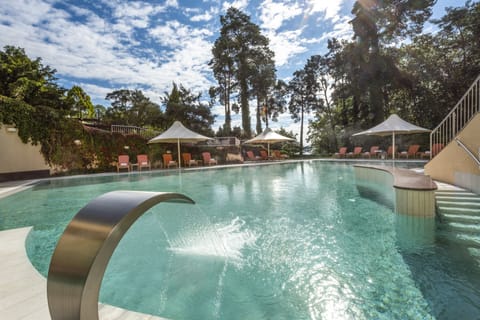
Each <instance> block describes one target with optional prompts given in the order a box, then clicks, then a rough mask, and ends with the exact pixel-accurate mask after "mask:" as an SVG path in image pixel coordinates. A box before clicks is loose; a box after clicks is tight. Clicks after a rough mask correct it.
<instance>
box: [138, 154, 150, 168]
mask: <svg viewBox="0 0 480 320" xmlns="http://www.w3.org/2000/svg"><path fill="white" fill-rule="evenodd" d="M137 166H138V170H140V171H142V168H148V169H149V170H152V165H151V164H150V161H148V156H147V155H146V154H138V155H137Z"/></svg>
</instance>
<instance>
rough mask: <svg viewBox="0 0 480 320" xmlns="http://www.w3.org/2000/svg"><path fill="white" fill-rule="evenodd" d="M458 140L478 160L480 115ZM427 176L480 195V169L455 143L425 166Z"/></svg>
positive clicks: (461, 133)
mask: <svg viewBox="0 0 480 320" xmlns="http://www.w3.org/2000/svg"><path fill="white" fill-rule="evenodd" d="M458 138H459V139H460V141H462V142H463V143H464V144H465V145H466V146H467V147H468V149H469V150H470V151H472V152H473V153H474V154H475V156H476V157H477V159H478V157H479V156H480V154H479V153H480V113H479V114H477V115H476V116H475V117H474V118H473V119H472V120H471V121H470V123H469V124H468V126H466V127H465V128H464V129H463V130H462V131H461V132H460V134H459V135H458ZM425 174H428V175H430V176H431V177H432V178H433V179H435V180H439V181H443V182H447V183H450V184H454V185H457V186H460V187H463V188H466V189H469V190H472V191H474V192H476V193H480V168H479V166H478V165H477V164H476V163H475V162H474V161H473V159H472V158H470V156H469V155H468V154H467V153H466V152H465V151H464V150H463V148H462V147H460V146H459V145H457V143H456V142H455V141H452V142H450V143H449V144H448V145H447V146H446V147H445V148H444V149H443V150H442V152H440V153H439V154H438V155H437V156H436V157H435V158H433V159H432V160H431V161H430V162H428V163H427V164H426V165H425Z"/></svg>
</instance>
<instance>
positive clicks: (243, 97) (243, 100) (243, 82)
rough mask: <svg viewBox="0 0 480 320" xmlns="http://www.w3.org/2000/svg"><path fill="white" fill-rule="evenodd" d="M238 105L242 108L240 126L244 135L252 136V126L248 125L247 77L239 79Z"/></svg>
mask: <svg viewBox="0 0 480 320" xmlns="http://www.w3.org/2000/svg"><path fill="white" fill-rule="evenodd" d="M240 105H241V108H242V127H243V131H244V132H245V136H246V137H249V138H250V137H251V136H252V128H251V126H250V110H249V106H248V84H247V79H245V77H242V79H240Z"/></svg>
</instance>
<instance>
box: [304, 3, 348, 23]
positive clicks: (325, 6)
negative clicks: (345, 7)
mask: <svg viewBox="0 0 480 320" xmlns="http://www.w3.org/2000/svg"><path fill="white" fill-rule="evenodd" d="M344 2H345V0H321V1H319V0H307V7H308V9H307V14H309V15H311V14H314V13H317V12H323V13H324V14H325V18H326V19H330V20H332V21H333V22H336V21H337V20H338V19H339V18H340V10H341V9H342V4H343V3H344Z"/></svg>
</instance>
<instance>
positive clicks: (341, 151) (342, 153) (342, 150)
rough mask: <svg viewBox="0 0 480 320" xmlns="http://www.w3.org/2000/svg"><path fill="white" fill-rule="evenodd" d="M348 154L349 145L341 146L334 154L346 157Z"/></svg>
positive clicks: (336, 156) (338, 156)
mask: <svg viewBox="0 0 480 320" xmlns="http://www.w3.org/2000/svg"><path fill="white" fill-rule="evenodd" d="M346 155H347V147H341V148H340V149H339V150H338V152H335V154H334V155H333V156H334V157H335V158H345V157H346Z"/></svg>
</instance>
